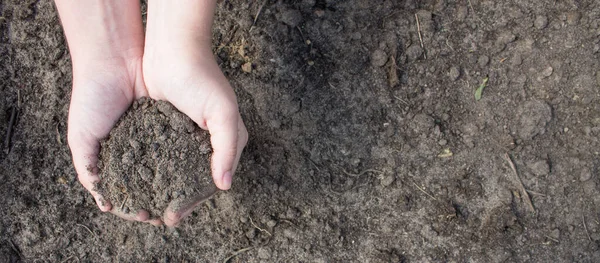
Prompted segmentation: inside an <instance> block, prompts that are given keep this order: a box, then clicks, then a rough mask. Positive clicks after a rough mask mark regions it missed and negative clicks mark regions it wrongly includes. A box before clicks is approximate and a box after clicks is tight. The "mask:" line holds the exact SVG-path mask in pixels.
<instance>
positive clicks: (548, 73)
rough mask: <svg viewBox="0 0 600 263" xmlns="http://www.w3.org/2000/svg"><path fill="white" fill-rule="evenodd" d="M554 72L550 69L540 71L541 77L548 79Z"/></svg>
mask: <svg viewBox="0 0 600 263" xmlns="http://www.w3.org/2000/svg"><path fill="white" fill-rule="evenodd" d="M553 72H554V69H553V68H552V67H547V68H545V69H544V70H543V71H542V76H544V77H546V78H547V77H550V76H552V73H553Z"/></svg>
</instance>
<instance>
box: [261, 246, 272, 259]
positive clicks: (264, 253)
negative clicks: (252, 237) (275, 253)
mask: <svg viewBox="0 0 600 263" xmlns="http://www.w3.org/2000/svg"><path fill="white" fill-rule="evenodd" d="M258 258H260V259H269V258H271V250H270V249H269V248H267V247H261V248H259V249H258Z"/></svg>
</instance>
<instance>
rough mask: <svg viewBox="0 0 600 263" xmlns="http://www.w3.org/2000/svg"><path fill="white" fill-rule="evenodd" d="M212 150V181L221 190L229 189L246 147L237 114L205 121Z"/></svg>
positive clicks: (221, 115)
mask: <svg viewBox="0 0 600 263" xmlns="http://www.w3.org/2000/svg"><path fill="white" fill-rule="evenodd" d="M206 126H207V128H208V131H209V132H210V142H211V144H212V148H213V154H212V161H211V169H212V175H213V180H214V181H215V184H216V185H217V187H218V188H219V189H221V190H228V189H229V188H230V187H231V180H232V177H233V173H234V172H235V169H236V167H237V163H238V161H239V158H240V155H241V153H242V149H243V148H244V146H245V145H246V141H247V137H248V135H247V132H246V128H245V127H244V124H243V122H242V119H241V117H240V115H239V113H238V112H237V109H236V110H235V111H233V112H230V113H226V114H218V116H215V117H213V118H210V119H208V120H207V121H206Z"/></svg>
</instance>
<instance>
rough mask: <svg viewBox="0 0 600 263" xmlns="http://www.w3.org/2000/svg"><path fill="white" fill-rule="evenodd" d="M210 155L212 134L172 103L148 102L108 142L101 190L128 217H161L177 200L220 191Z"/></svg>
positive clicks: (136, 104) (137, 105)
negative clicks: (140, 214)
mask: <svg viewBox="0 0 600 263" xmlns="http://www.w3.org/2000/svg"><path fill="white" fill-rule="evenodd" d="M210 152H211V147H210V137H209V134H208V132H206V131H203V130H202V129H200V128H199V127H198V126H196V125H195V124H194V122H193V121H192V120H191V119H190V118H188V117H187V116H186V115H185V114H183V113H181V112H179V111H178V110H177V109H176V108H175V107H174V106H173V105H172V104H170V103H168V102H165V101H154V100H152V99H148V98H142V99H140V100H138V101H136V102H134V103H133V105H132V107H131V108H130V109H129V110H128V111H127V112H126V113H125V115H123V117H122V118H121V119H120V120H119V122H118V123H117V124H116V125H115V128H114V129H113V130H112V131H111V133H110V136H109V137H108V139H106V140H105V141H103V142H102V146H101V152H100V163H99V165H98V168H99V169H100V178H101V181H100V183H99V184H98V185H97V189H98V191H99V192H100V193H101V194H102V195H103V196H104V197H105V198H107V199H108V200H110V201H111V202H112V204H113V205H114V206H115V207H117V209H121V210H123V211H124V212H125V213H132V212H135V211H139V210H140V209H145V210H148V211H149V212H150V214H151V217H161V216H162V215H163V212H164V211H165V209H166V208H167V206H168V205H169V203H171V201H173V202H174V204H175V203H180V202H183V201H185V200H187V199H193V198H194V197H196V196H210V195H212V194H214V193H215V192H216V191H217V189H216V187H215V185H214V184H213V182H212V177H211V174H210V161H209V160H210ZM172 208H176V207H173V206H172Z"/></svg>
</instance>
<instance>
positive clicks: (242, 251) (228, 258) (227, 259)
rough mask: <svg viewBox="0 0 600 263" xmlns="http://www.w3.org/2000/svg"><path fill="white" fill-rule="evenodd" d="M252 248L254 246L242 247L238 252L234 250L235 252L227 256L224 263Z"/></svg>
mask: <svg viewBox="0 0 600 263" xmlns="http://www.w3.org/2000/svg"><path fill="white" fill-rule="evenodd" d="M250 249H253V247H247V248H242V249H240V250H238V251H236V252H233V254H232V255H231V256H229V257H227V258H226V259H224V260H223V263H227V262H229V260H231V259H232V258H234V257H236V256H237V255H239V254H242V253H244V252H246V251H248V250H250Z"/></svg>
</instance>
